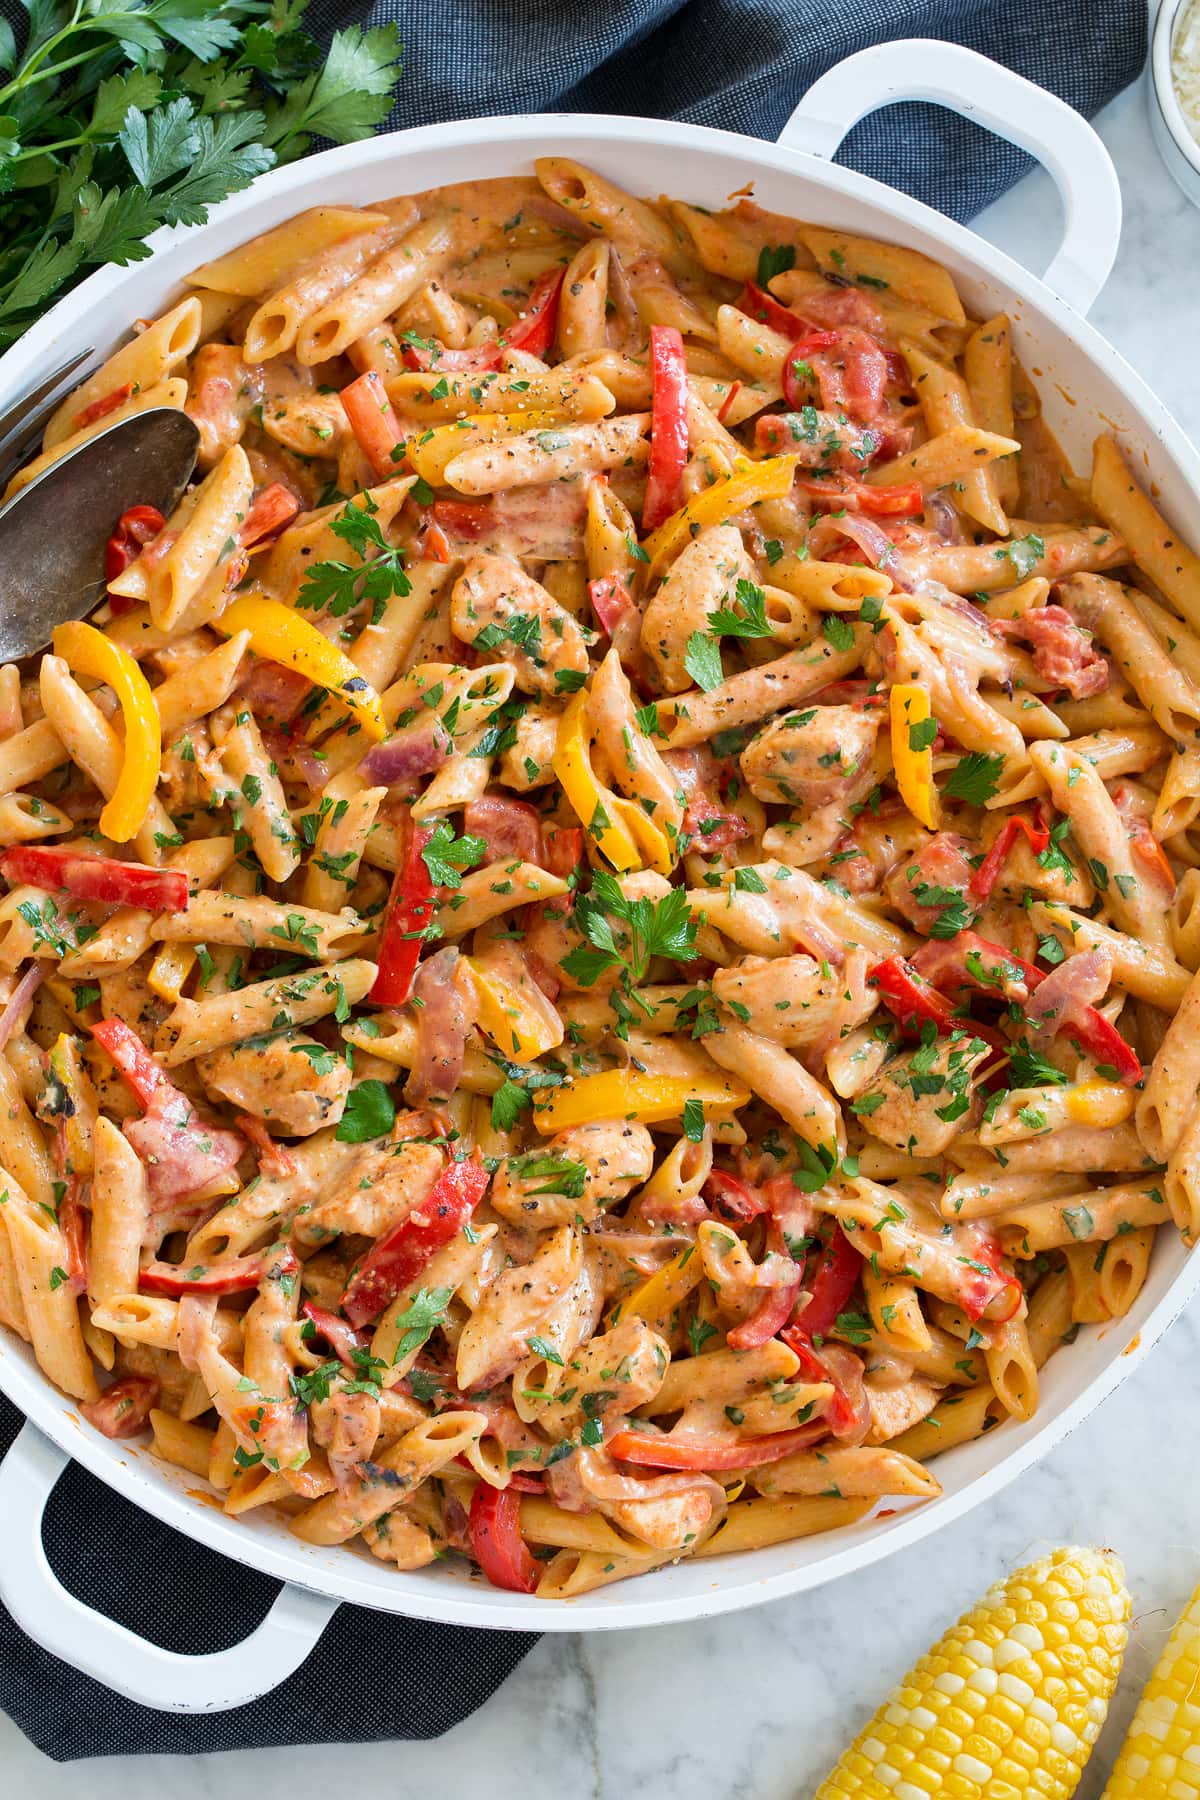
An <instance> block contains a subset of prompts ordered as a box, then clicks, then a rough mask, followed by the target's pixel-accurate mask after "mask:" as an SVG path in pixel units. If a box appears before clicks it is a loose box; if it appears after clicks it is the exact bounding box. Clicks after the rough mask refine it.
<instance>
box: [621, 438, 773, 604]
mask: <svg viewBox="0 0 1200 1800" xmlns="http://www.w3.org/2000/svg"><path fill="white" fill-rule="evenodd" d="M798 461H799V458H798V457H795V456H770V457H767V458H766V460H765V461H764V462H757V463H752V462H746V463H744V464H743V466H741V467H740V468H736V469H735V470H734V472H733V474H732V475H728V476H726V478H725V479H724V481H714V483H713V485H712V486H711V487H709V488H705V489H704V490H703V492H702V493H699V494H694V495H693V496H692V498H691V499H690V500H689V501H688V503H687V505H686V506H681V507H680V509H679V511H678V512H675V513H672V514H671V517H670V518H669V519H666V520H664V522H663V523H662V524H661V525H660V526H659V527H658V530H657V531H652V532H651V533H650V536H649V537H648V538H647V539H646V541H645V543H644V544H643V545H642V548H643V550H644V551H645V552H646V555H647V556H648V557H649V558H650V568H649V570H648V576H649V579H650V580H651V581H655V580H657V578H658V577H659V576H660V575H661V574H662V572H663V570H664V568H665V567H666V565H667V564H668V563H669V562H672V561H674V559H675V557H676V556H678V554H679V552H680V551H681V550H682V549H684V548H685V547H686V545H687V544H688V543H689V542H690V541H691V539H692V538H693V537H694V536H695V534H696V533H697V532H698V531H702V530H703V529H704V527H705V526H706V525H723V524H724V523H725V521H726V519H730V518H732V517H733V515H734V513H740V512H744V511H745V509H746V508H747V507H748V506H756V505H757V504H758V502H759V501H760V500H778V499H780V498H781V497H782V496H783V495H784V494H786V493H787V492H788V490H789V489H790V487H791V485H792V478H793V476H794V475H795V473H796V464H797V462H798Z"/></svg>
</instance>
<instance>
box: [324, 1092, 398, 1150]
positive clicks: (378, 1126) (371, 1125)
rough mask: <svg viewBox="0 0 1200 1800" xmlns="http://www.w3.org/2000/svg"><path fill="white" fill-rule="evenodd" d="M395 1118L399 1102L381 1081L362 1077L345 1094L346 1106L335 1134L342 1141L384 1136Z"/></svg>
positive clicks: (360, 1140) (365, 1141) (347, 1142)
mask: <svg viewBox="0 0 1200 1800" xmlns="http://www.w3.org/2000/svg"><path fill="white" fill-rule="evenodd" d="M395 1122H396V1103H395V1101H394V1100H393V1099H392V1096H391V1094H390V1093H389V1092H388V1089H387V1088H386V1087H385V1086H384V1084H383V1082H382V1081H360V1082H359V1084H358V1086H357V1087H356V1088H351V1090H350V1092H349V1094H347V1096H346V1110H345V1112H344V1113H343V1114H342V1117H341V1121H340V1123H339V1125H338V1128H337V1130H336V1131H335V1132H334V1134H333V1135H334V1136H335V1137H336V1138H337V1140H338V1142H339V1143H340V1144H365V1143H367V1142H368V1141H369V1140H370V1139H371V1138H378V1137H383V1136H384V1134H385V1133H386V1132H389V1131H390V1130H391V1129H392V1126H393V1125H394V1124H395Z"/></svg>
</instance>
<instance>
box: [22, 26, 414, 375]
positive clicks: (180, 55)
mask: <svg viewBox="0 0 1200 1800" xmlns="http://www.w3.org/2000/svg"><path fill="white" fill-rule="evenodd" d="M25 9H26V12H27V15H28V25H27V28H26V30H25V33H24V42H22V43H18V39H17V34H16V33H15V32H14V30H13V28H12V26H11V25H10V24H8V23H6V21H5V20H4V19H2V18H0V348H4V347H6V346H7V345H9V344H12V343H14V342H15V341H16V340H17V338H19V337H20V336H21V334H22V333H23V332H24V331H26V330H27V329H28V328H29V326H30V325H32V324H33V323H34V321H35V320H36V319H37V317H38V316H39V314H40V313H41V312H43V311H44V310H45V308H46V307H48V306H49V305H51V304H52V303H53V302H54V301H55V300H57V299H58V298H60V297H61V295H63V294H64V293H66V292H67V290H68V289H69V288H71V287H73V286H74V285H75V284H76V282H78V281H80V280H82V279H83V277H84V276H85V275H86V274H87V273H88V272H89V270H91V269H94V268H98V267H100V266H101V265H103V264H105V263H118V264H122V265H124V264H127V263H131V262H138V261H141V260H142V259H143V258H144V257H146V256H148V255H149V251H148V250H147V248H146V242H145V240H146V239H147V237H149V236H150V234H151V233H152V232H153V231H155V230H157V229H158V227H159V226H160V225H192V224H202V223H203V221H204V220H205V219H206V218H207V216H208V208H209V207H210V206H214V205H215V204H216V203H217V202H218V201H220V200H224V199H225V197H226V196H227V195H228V194H233V193H237V192H238V191H239V190H240V189H242V188H245V187H248V186H249V184H250V182H251V181H253V179H254V177H255V176H256V175H260V174H262V173H263V171H264V170H266V169H269V168H271V167H272V165H273V164H275V163H277V162H289V161H292V160H293V159H294V158H296V157H298V156H302V155H304V153H305V152H306V151H307V150H308V149H309V148H310V147H311V145H312V141H313V138H314V137H317V136H320V137H324V138H329V139H332V140H333V141H334V142H336V143H341V144H345V143H352V142H355V141H356V140H358V139H360V138H365V137H369V136H370V135H371V133H372V131H374V129H375V127H376V126H377V125H379V124H381V123H382V122H383V120H384V119H385V118H386V116H387V114H388V112H389V110H390V108H391V104H392V96H393V92H394V89H395V85H396V81H397V79H398V77H399V73H400V45H399V41H398V39H397V36H396V31H395V28H394V27H393V26H391V25H387V26H382V27H379V28H377V29H375V30H371V31H362V30H360V29H359V27H357V26H351V27H349V28H348V29H347V30H345V31H340V32H338V33H336V35H335V36H334V38H333V41H332V43H331V44H330V46H329V50H328V52H327V53H326V54H325V56H324V57H322V54H321V51H320V48H319V47H318V45H317V44H316V42H315V41H314V39H313V38H311V37H310V36H309V35H308V34H307V33H306V32H305V31H304V30H303V29H302V24H303V20H304V15H305V10H306V0H148V3H145V4H143V3H140V0H112V4H111V5H108V4H104V0H25Z"/></svg>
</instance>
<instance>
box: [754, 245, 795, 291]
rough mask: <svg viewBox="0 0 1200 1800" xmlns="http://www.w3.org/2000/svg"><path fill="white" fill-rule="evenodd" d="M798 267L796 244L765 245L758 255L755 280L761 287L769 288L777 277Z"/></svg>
mask: <svg viewBox="0 0 1200 1800" xmlns="http://www.w3.org/2000/svg"><path fill="white" fill-rule="evenodd" d="M795 266H796V246H795V244H764V245H763V247H762V249H761V250H760V251H759V253H758V269H757V271H756V275H755V279H756V280H757V282H758V285H759V287H761V288H765V287H769V286H770V284H771V282H772V281H774V279H775V277H776V275H782V274H783V273H784V271H785V270H786V269H794V268H795Z"/></svg>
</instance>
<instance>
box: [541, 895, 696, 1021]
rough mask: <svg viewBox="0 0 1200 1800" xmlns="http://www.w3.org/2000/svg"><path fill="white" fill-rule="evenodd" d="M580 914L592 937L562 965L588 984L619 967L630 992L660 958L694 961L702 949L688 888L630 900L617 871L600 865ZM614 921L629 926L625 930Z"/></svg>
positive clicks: (582, 925) (585, 930) (583, 927)
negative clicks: (654, 959)
mask: <svg viewBox="0 0 1200 1800" xmlns="http://www.w3.org/2000/svg"><path fill="white" fill-rule="evenodd" d="M575 918H576V922H577V923H578V925H579V928H580V930H581V931H582V932H583V934H584V936H585V937H586V938H587V939H588V942H587V943H586V944H577V945H576V947H575V948H574V950H571V951H570V952H568V954H567V955H566V956H565V957H564V958H563V965H562V966H563V968H564V969H565V970H566V972H567V974H568V975H570V976H571V978H572V979H573V980H574V981H578V982H580V983H581V984H582V985H583V986H584V987H591V986H592V985H593V983H594V982H597V981H599V979H600V977H601V975H603V974H605V973H606V972H607V971H608V970H609V969H618V970H619V971H620V976H621V982H622V985H623V986H624V987H625V988H626V990H627V991H630V990H632V989H633V988H636V987H637V986H638V985H639V983H640V982H642V981H644V980H645V979H646V972H647V970H648V969H649V967H650V963H651V961H652V960H653V958H654V957H656V956H669V957H671V958H673V960H674V961H676V962H690V961H691V960H692V959H693V958H694V957H695V954H696V926H695V923H694V921H693V919H692V917H691V912H690V908H689V906H688V898H687V895H686V893H685V892H684V891H683V889H682V888H672V889H671V891H670V893H669V894H664V895H663V897H662V899H661V900H651V899H649V898H648V897H643V898H641V899H638V900H630V899H629V898H628V897H627V896H626V895H625V894H624V893H622V891H621V888H620V885H619V884H618V882H617V880H616V877H615V876H613V875H610V874H609V873H608V872H607V870H605V869H597V871H596V873H595V875H594V876H593V877H592V888H591V892H590V893H589V894H583V895H581V896H580V898H579V900H578V901H577V903H576V906H575ZM614 920H615V921H616V926H617V927H619V926H621V925H624V926H625V927H626V930H625V931H623V932H620V933H619V935H618V930H617V929H616V927H614V923H613V922H614Z"/></svg>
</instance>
